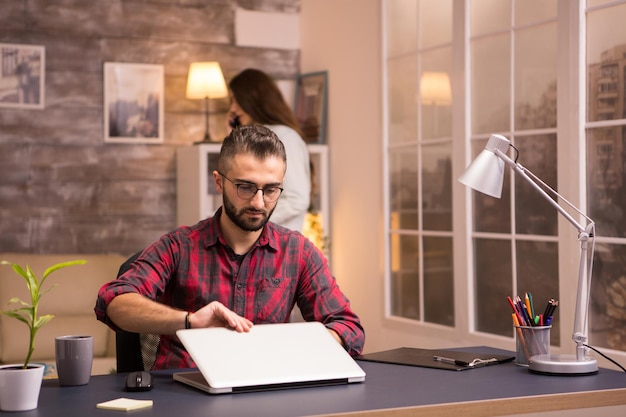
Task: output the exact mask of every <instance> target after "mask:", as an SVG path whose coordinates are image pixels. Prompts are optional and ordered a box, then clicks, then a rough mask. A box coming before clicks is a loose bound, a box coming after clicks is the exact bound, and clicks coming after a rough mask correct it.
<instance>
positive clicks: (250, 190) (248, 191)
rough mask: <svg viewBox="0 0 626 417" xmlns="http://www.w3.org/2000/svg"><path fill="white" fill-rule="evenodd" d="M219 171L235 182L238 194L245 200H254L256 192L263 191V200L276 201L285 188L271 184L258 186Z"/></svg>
mask: <svg viewBox="0 0 626 417" xmlns="http://www.w3.org/2000/svg"><path fill="white" fill-rule="evenodd" d="M217 173H218V174H220V175H221V176H222V177H224V178H225V179H227V180H228V181H230V182H231V183H233V185H234V186H235V187H237V195H238V196H239V198H242V199H244V200H252V199H253V198H254V196H255V195H256V193H258V192H259V191H261V193H262V194H263V201H265V202H266V203H273V202H274V201H276V200H278V197H280V194H281V193H282V192H283V189H282V188H280V187H275V186H269V187H263V188H259V187H257V186H256V184H250V183H247V182H235V181H233V180H231V179H230V178H228V177H227V176H226V175H224V174H222V173H221V172H219V171H218V172H217Z"/></svg>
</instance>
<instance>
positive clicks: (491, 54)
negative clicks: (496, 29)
mask: <svg viewBox="0 0 626 417" xmlns="http://www.w3.org/2000/svg"><path fill="white" fill-rule="evenodd" d="M509 39H510V37H509V35H508V34H507V35H499V36H494V37H489V38H481V39H479V40H477V41H474V42H472V52H471V55H472V81H471V83H472V85H471V91H472V109H471V110H472V111H471V114H472V133H493V132H501V131H507V130H510V127H511V126H510V114H509V113H510V108H511V106H510V101H511V93H510V90H511V89H510V81H509V80H510V76H511V65H510V56H511V48H510V44H509Z"/></svg>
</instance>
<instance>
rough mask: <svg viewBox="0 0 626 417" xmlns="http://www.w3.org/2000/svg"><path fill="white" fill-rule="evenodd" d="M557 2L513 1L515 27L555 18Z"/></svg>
mask: <svg viewBox="0 0 626 417" xmlns="http://www.w3.org/2000/svg"><path fill="white" fill-rule="evenodd" d="M556 1H557V0H523V1H521V0H517V1H515V26H520V25H527V24H529V23H535V22H539V21H543V20H547V19H553V18H556V9H557V3H556Z"/></svg>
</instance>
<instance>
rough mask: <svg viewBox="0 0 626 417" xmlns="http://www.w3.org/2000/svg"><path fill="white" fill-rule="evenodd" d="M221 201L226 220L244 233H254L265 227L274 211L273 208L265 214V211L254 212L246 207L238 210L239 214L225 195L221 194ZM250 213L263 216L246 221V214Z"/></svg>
mask: <svg viewBox="0 0 626 417" xmlns="http://www.w3.org/2000/svg"><path fill="white" fill-rule="evenodd" d="M222 199H223V201H224V213H226V215H227V216H228V218H229V219H230V220H231V221H232V222H233V223H235V225H236V226H238V227H239V228H240V229H242V230H245V231H246V232H256V231H259V230H261V229H262V228H263V226H265V224H266V223H267V222H268V221H269V219H270V217H271V216H272V213H273V212H274V209H275V208H276V207H274V208H273V209H272V210H271V211H270V212H269V213H267V212H266V211H265V210H255V209H253V208H252V207H250V206H248V207H244V208H242V209H241V210H239V212H237V209H236V208H235V206H234V205H233V203H231V202H230V200H229V199H228V197H227V196H226V193H222ZM250 211H252V212H254V213H263V214H264V215H265V216H264V217H263V218H261V219H258V220H257V219H254V220H247V219H246V212H250Z"/></svg>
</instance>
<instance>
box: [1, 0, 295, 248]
mask: <svg viewBox="0 0 626 417" xmlns="http://www.w3.org/2000/svg"><path fill="white" fill-rule="evenodd" d="M299 7H300V1H299V0H291V1H290V0H247V1H246V0H239V1H237V0H231V1H228V0H179V1H174V0H169V1H168V0H161V1H156V0H155V1H151V0H94V1H84V0H2V13H0V43H17V44H33V45H43V46H45V57H46V70H45V79H46V86H45V107H44V108H43V109H19V108H5V107H0V252H30V253H121V254H131V253H134V252H135V251H137V250H139V249H141V248H142V247H144V246H145V245H147V244H148V243H150V242H152V241H153V240H155V239H157V238H158V237H159V236H160V235H161V234H163V233H164V232H167V231H168V230H170V229H172V228H174V227H175V226H176V224H175V219H176V212H175V211H176V188H175V175H176V172H175V152H176V148H177V147H179V146H186V145H189V144H191V143H193V142H194V141H197V140H200V139H202V136H203V134H204V114H203V105H204V103H203V102H202V101H201V100H198V101H195V100H187V99H185V85H186V79H187V70H188V67H189V64H190V63H191V62H194V61H219V62H220V64H221V66H222V70H223V71H224V76H225V78H226V79H227V81H228V79H230V77H232V76H234V75H235V74H236V73H238V72H239V71H241V70H242V69H244V68H248V67H255V68H260V69H262V70H264V71H266V72H268V73H269V74H270V75H272V76H273V77H274V78H275V79H277V80H283V81H285V82H289V80H293V79H294V77H295V76H296V75H297V73H298V63H299V49H293V47H292V46H291V47H290V46H288V47H280V46H278V47H277V46H276V45H274V44H272V45H271V46H269V47H264V46H263V45H252V46H250V45H251V43H250V42H247V43H246V45H248V46H242V45H241V44H240V43H239V42H238V41H237V39H235V38H236V34H237V33H241V29H242V28H238V27H237V16H238V15H239V14H241V13H243V14H245V16H246V17H247V18H249V14H250V12H258V15H260V16H261V19H262V16H263V14H264V13H267V14H268V16H270V15H271V16H273V17H275V16H281V15H282V16H288V17H289V16H291V17H293V16H294V15H296V16H297V14H298V13H299ZM252 15H253V18H254V17H255V16H257V15H256V14H254V13H252ZM257 17H258V16H257ZM261 23H262V22H261ZM261 27H262V24H261ZM243 29H244V32H245V29H246V28H243ZM248 37H249V36H248ZM104 62H129V63H146V64H160V65H163V66H164V74H165V76H164V78H165V86H164V89H165V97H164V99H165V100H164V101H165V107H164V108H165V119H164V123H165V127H164V129H165V140H164V143H163V144H159V145H156V144H150V145H148V144H112V143H106V144H105V143H104V129H103V117H104V116H103V64H104ZM227 108H228V99H218V100H212V101H211V104H210V109H211V115H210V126H211V135H212V137H213V138H222V137H223V136H224V134H225V132H226V130H225V112H226V110H227Z"/></svg>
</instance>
